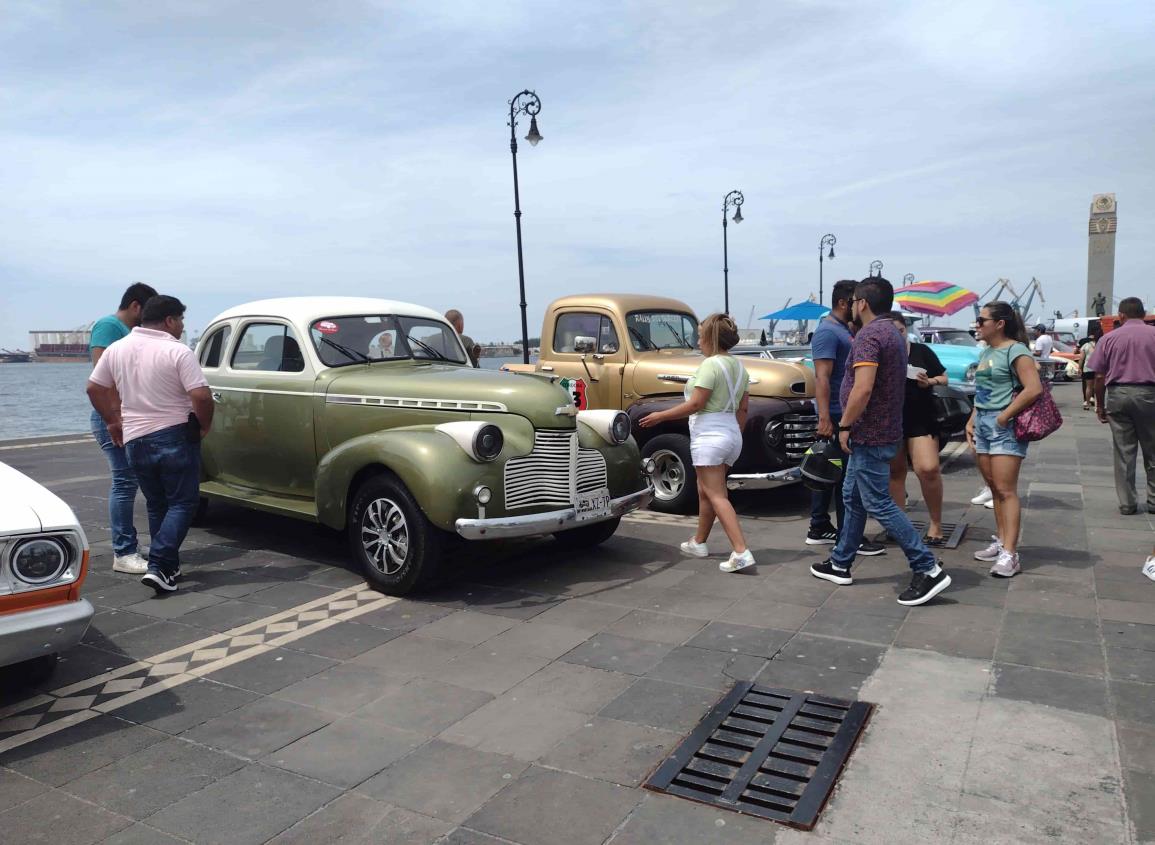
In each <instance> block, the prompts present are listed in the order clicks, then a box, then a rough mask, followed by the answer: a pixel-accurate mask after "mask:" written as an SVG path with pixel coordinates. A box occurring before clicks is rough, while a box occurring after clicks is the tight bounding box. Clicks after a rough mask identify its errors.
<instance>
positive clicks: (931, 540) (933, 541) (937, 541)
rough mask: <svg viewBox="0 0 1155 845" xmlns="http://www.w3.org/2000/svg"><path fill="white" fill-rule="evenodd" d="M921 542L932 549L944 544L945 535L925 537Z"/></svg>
mask: <svg viewBox="0 0 1155 845" xmlns="http://www.w3.org/2000/svg"><path fill="white" fill-rule="evenodd" d="M923 542H924V543H926V544H927V545H928V546H930V547H931V548H932V549H937V548H940V547H942V546H945V545H946V537H927V538H926V539H925V540H924V541H923Z"/></svg>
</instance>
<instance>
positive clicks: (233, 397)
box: [197, 297, 652, 595]
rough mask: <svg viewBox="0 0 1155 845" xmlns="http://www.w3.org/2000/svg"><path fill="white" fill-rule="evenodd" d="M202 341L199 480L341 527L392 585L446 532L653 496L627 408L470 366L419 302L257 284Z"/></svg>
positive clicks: (577, 523) (602, 524)
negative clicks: (600, 405) (590, 404)
mask: <svg viewBox="0 0 1155 845" xmlns="http://www.w3.org/2000/svg"><path fill="white" fill-rule="evenodd" d="M197 354H198V357H199V360H200V363H201V367H202V368H203V369H204V372H205V377H206V378H207V379H208V382H209V385H210V388H211V390H212V396H213V401H214V402H215V403H216V417H215V420H214V423H213V429H212V432H211V433H210V434H209V435H208V437H207V438H206V439H205V441H204V444H203V448H202V463H203V469H202V482H201V494H202V496H204V497H206V498H207V499H217V500H222V501H227V502H230V503H233V504H236V505H241V506H244V507H251V508H256V509H259V510H264V511H270V512H273V513H278V514H284V515H286V516H291V517H296V518H298V519H305V520H310V521H314V522H318V523H321V524H322V525H326V526H329V527H331V528H334V529H340V530H344V531H345V532H346V533H347V535H348V541H349V545H350V549H351V551H352V554H353V556H354V557H355V558H356V559H357V560H358V562H359V563H360V565H361V567H362V568H363V570H364V572H365V575H366V578H367V580H368V581H369V582H370V583H371V584H373V585H374V586H376V587H378V588H380V589H382V590H383V591H385V592H388V593H392V594H397V595H400V594H404V593H407V592H410V591H412V590H414V589H415V588H417V587H419V586H421V585H422V584H423V583H426V582H428V581H429V580H430V578H431V577H432V576H433V575H434V573H435V572H436V569H437V564H438V561H439V559H440V558H441V555H442V553H443V551H444V550H445V548H446V547H447V545H448V541H450V540H451V539H453V538H461V539H464V540H470V541H479V540H496V539H502V538H510V537H525V536H533V535H541V534H554V535H557V536H558V537H559V538H564V542H566V543H567V544H568V545H570V546H575V545H579V546H587V545H594V544H597V543H601V542H602V541H604V540H606V539H608V538H609V537H610V536H612V535H613V533H614V531H615V530H616V529H617V526H618V523H619V522H620V520H621V517H622V516H623V515H624V514H626V513H628V512H630V511H632V510H635V509H637V508H640V507H644V506H645V505H647V504H648V503H649V502H650V499H651V497H652V485H651V483H650V480H649V477H648V473H647V467H646V466H644V465H643V462H642V459H641V457H640V455H639V452H638V448H637V446H636V444H635V443H634V440H633V438H632V437H631V434H630V422H629V418H628V417H627V416H626V415H625V414H624V413H621V412H619V411H580V412H579V411H578V410H577V408H576V407H575V406H574V403H573V398H572V397H571V395H570V394H569V393H568V392H567V391H565V390H563V389H562V388H561V386H560V385H558V384H555V383H554V381H553V380H552V379H549V378H544V377H541V376H533V375H515V374H512V373H502V372H497V371H490V370H480V369H475V368H474V367H472V366H471V365H470V364H469V358H468V356H467V355H466V352H465V349H464V347H463V346H462V343H461V338H460V337H458V335H457V333H456V332H455V331H454V329H453V327H452V326H450V325H449V323H448V322H446V321H445V319H444V318H443V317H442V316H441V315H439V314H437V313H436V312H434V311H431V310H429V309H427V308H422V307H420V306H417V305H410V304H408V303H403V302H394V301H390V300H383V299H358V298H347V297H301V298H288V299H273V300H265V301H261V302H252V303H249V304H247V305H241V306H238V307H236V308H232V309H230V310H228V311H225V312H224V313H223V314H220V315H219V316H217V317H216V318H215V319H214V320H213V321H212V322H211V323H210V324H209V326H208V328H206V329H205V331H204V332H203V334H202V335H201V340H200V342H199V344H198V347H197ZM649 469H650V470H651V471H652V466H651V467H649Z"/></svg>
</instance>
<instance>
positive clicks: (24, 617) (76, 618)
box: [0, 599, 93, 666]
mask: <svg viewBox="0 0 1155 845" xmlns="http://www.w3.org/2000/svg"><path fill="white" fill-rule="evenodd" d="M92 612H93V611H92V605H91V604H89V603H88V600H87V599H80V600H79V601H70V602H66V603H65V604H54V605H51V606H50V607H42V608H38V609H36V610H16V611H13V612H11V613H5V614H4V615H3V616H0V666H9V665H11V664H13V663H20V662H21V661H24V660H31V659H32V658H34V657H43V656H45V655H48V654H56V653H58V652H61V651H67V650H68V649H70V648H72V647H73V646H75V645H76V644H77V643H79V642H80V640H81V638H83V637H84V632H85V631H87V630H88V623H89V622H91V621H92Z"/></svg>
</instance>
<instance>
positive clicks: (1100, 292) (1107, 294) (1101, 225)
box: [1084, 194, 1119, 317]
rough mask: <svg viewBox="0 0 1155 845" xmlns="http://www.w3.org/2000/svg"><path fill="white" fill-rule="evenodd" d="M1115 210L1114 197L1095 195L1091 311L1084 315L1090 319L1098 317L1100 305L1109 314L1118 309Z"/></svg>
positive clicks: (1089, 293)
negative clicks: (1116, 302)
mask: <svg viewBox="0 0 1155 845" xmlns="http://www.w3.org/2000/svg"><path fill="white" fill-rule="evenodd" d="M1115 211H1116V206H1115V195H1114V194H1095V197H1094V199H1092V200H1091V220H1090V223H1089V225H1088V229H1087V232H1088V234H1089V235H1090V243H1089V245H1088V247H1087V310H1086V311H1085V312H1084V313H1085V314H1086V315H1087V316H1088V317H1094V316H1096V314H1097V309H1096V307H1095V306H1096V305H1099V304H1100V303H1102V306H1101V307H1102V309H1103V310H1104V311H1105V312H1106V313H1108V314H1111V313H1113V312H1114V310H1115V304H1114V299H1113V296H1114V293H1115V230H1116V229H1117V228H1118V226H1119V221H1118V218H1117V217H1116V214H1115ZM1100 297H1102V298H1101V299H1100ZM1096 300H1099V302H1096Z"/></svg>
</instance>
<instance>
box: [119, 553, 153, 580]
mask: <svg viewBox="0 0 1155 845" xmlns="http://www.w3.org/2000/svg"><path fill="white" fill-rule="evenodd" d="M112 571H113V572H125V573H127V574H129V575H143V574H144V573H146V572H148V561H147V560H145V559H144V558H143V557H141V556H140V552H133V553H132V554H130V555H113V556H112Z"/></svg>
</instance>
